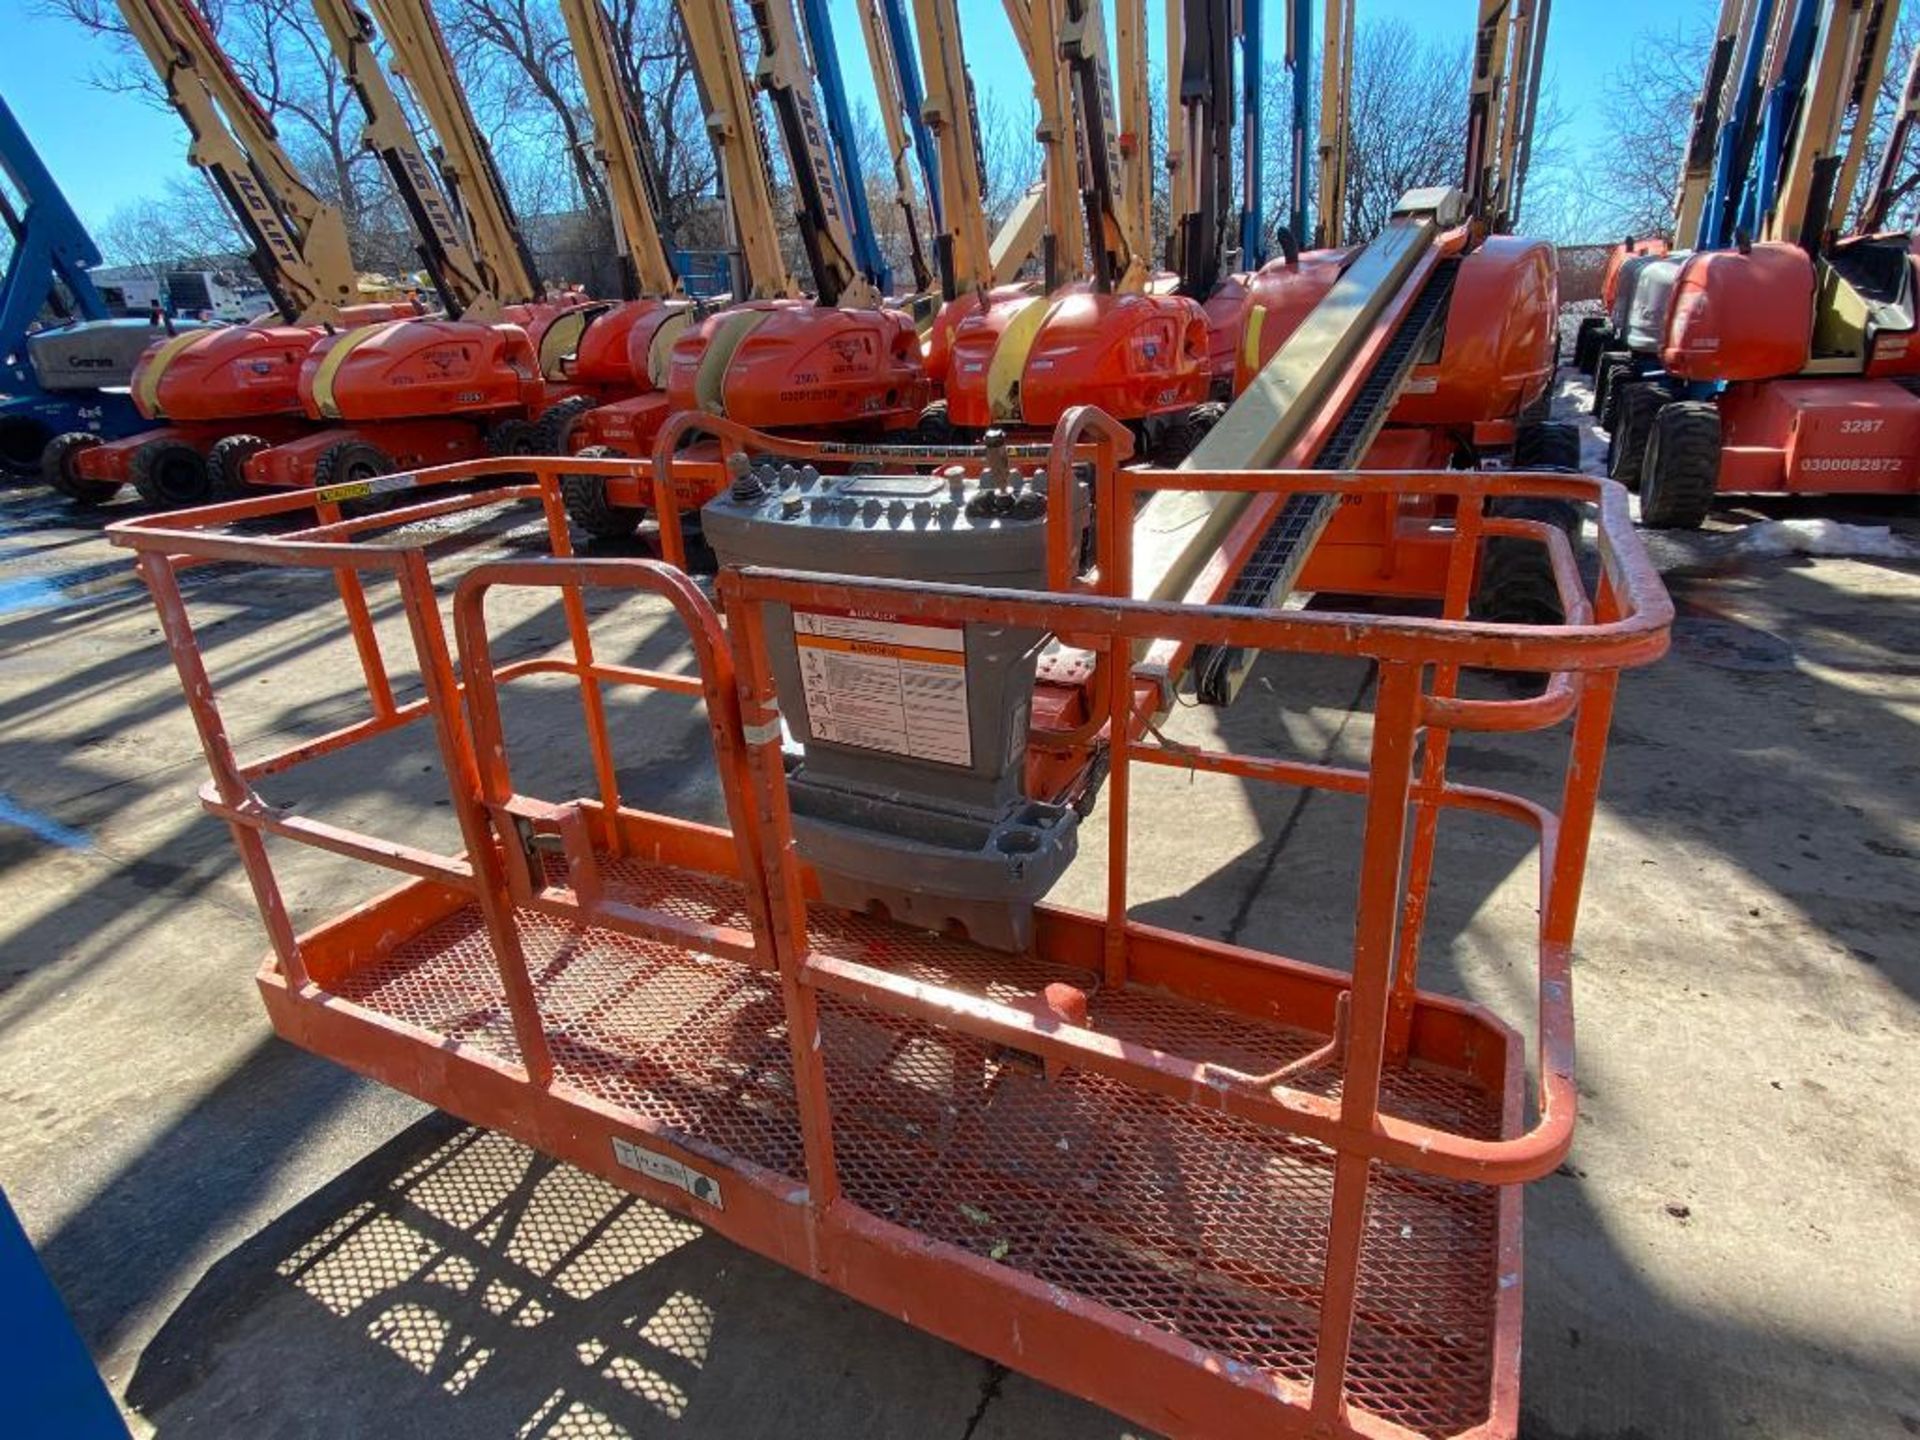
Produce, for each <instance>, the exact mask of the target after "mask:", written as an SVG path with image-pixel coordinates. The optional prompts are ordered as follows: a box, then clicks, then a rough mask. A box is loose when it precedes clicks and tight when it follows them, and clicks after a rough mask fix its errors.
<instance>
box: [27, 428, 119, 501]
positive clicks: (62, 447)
mask: <svg viewBox="0 0 1920 1440" xmlns="http://www.w3.org/2000/svg"><path fill="white" fill-rule="evenodd" d="M105 443H106V442H105V441H104V440H102V439H101V438H100V437H99V436H98V435H95V434H93V433H91V432H90V431H86V430H70V431H68V432H67V433H66V434H65V435H56V436H54V437H53V439H51V440H49V441H48V442H47V448H46V449H44V450H42V451H41V452H40V478H41V479H42V480H44V481H45V482H46V485H47V488H48V489H49V490H51V491H53V492H54V493H55V494H56V495H64V496H66V498H67V499H69V500H71V501H72V502H73V503H74V504H76V505H80V506H83V507H85V508H86V509H89V510H91V509H92V508H93V507H94V506H96V505H104V504H106V503H107V502H108V501H109V500H111V499H113V497H114V496H116V495H118V494H119V493H120V486H119V483H118V482H116V481H112V480H89V479H87V477H86V476H84V475H82V474H80V473H79V472H78V471H76V470H75V469H74V468H73V457H74V456H76V455H78V454H79V453H80V452H81V451H82V450H92V449H96V448H97V447H99V446H101V445H103V444H105Z"/></svg>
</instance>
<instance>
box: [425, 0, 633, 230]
mask: <svg viewBox="0 0 1920 1440" xmlns="http://www.w3.org/2000/svg"><path fill="white" fill-rule="evenodd" d="M441 13H442V16H443V19H444V23H445V26H446V33H447V42H448V45H449V46H450V47H451V48H452V50H453V52H454V56H455V59H456V61H458V62H460V63H461V65H462V70H463V77H464V79H465V80H466V83H467V87H468V92H469V95H470V96H471V97H472V98H473V99H474V100H475V101H476V103H477V104H479V107H480V108H483V109H485V110H487V111H489V112H491V113H492V114H493V115H494V116H495V117H496V118H497V119H498V120H500V121H501V122H503V124H504V128H505V130H506V131H507V134H505V135H503V136H501V138H503V139H509V140H511V141H512V142H513V143H510V144H505V145H497V146H496V149H498V150H500V151H503V152H521V153H524V152H528V151H531V152H532V153H533V154H534V155H536V156H537V157H538V160H537V162H536V165H537V168H536V169H535V170H533V171H531V172H528V175H529V178H539V177H540V174H541V171H542V170H545V169H546V167H548V166H552V165H555V164H556V163H557V164H558V165H559V166H560V167H561V168H562V169H563V170H564V171H565V173H567V174H568V175H570V176H571V178H572V181H573V191H574V198H575V201H576V203H578V204H579V205H581V206H583V207H584V208H585V209H586V210H588V211H589V212H590V213H592V214H595V215H600V216H604V215H606V214H608V213H609V211H608V204H607V191H606V186H605V184H604V183H603V181H602V179H601V176H600V174H599V173H598V171H597V170H596V169H595V168H594V164H593V158H592V153H591V150H590V148H589V142H590V138H591V136H592V133H593V123H592V121H591V119H590V118H588V117H587V114H586V107H585V102H584V100H583V98H582V96H581V92H580V75H579V70H578V68H577V67H576V66H575V65H574V63H573V48H572V46H571V44H570V43H569V42H568V38H567V30H566V26H565V25H564V24H563V23H562V22H561V19H560V13H559V10H558V8H557V7H556V6H555V5H553V4H552V3H551V0H545V3H541V0H452V3H451V4H446V5H444V6H443V7H442V11H441ZM481 102H484V103H481ZM502 163H503V168H504V161H503V162H502ZM545 178H549V179H550V178H551V175H550V174H549V175H548V176H546V177H545ZM533 199H534V197H532V196H527V195H523V194H517V195H516V196H515V200H516V201H517V202H518V201H523V200H533ZM536 203H537V202H536Z"/></svg>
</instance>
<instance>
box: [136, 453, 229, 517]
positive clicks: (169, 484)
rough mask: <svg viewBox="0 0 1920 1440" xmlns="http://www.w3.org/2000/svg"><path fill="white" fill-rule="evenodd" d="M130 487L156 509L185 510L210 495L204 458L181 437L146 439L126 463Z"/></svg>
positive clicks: (210, 496)
mask: <svg viewBox="0 0 1920 1440" xmlns="http://www.w3.org/2000/svg"><path fill="white" fill-rule="evenodd" d="M127 470H128V474H129V476H130V477H131V479H132V480H133V488H134V489H136V490H138V491H139V492H140V498H141V499H142V500H144V501H146V502H147V504H149V505H151V506H153V507H154V508H155V509H156V510H185V509H188V508H190V507H192V506H194V505H204V504H206V503H207V501H208V500H210V499H212V498H213V495H212V492H211V490H210V489H209V487H208V482H207V457H206V456H204V455H202V454H201V453H200V452H199V451H198V450H196V449H194V448H193V446H191V445H189V444H187V442H186V441H184V440H149V441H147V443H146V444H144V445H142V446H140V447H139V448H138V449H137V450H135V451H134V452H133V459H132V460H131V461H130V462H129V463H128V466H127Z"/></svg>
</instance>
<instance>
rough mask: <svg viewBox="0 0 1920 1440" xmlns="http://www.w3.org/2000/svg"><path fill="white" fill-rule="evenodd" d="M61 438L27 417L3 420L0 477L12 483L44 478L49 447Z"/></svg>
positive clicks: (0, 429)
mask: <svg viewBox="0 0 1920 1440" xmlns="http://www.w3.org/2000/svg"><path fill="white" fill-rule="evenodd" d="M76 433H78V432H76ZM57 438H59V437H57V436H55V435H52V434H50V433H49V432H48V430H47V427H46V426H44V425H42V424H41V423H40V422H39V421H38V420H30V419H28V418H27V417H26V416H24V415H20V416H16V417H14V418H13V419H10V420H0V477H3V478H5V479H8V480H38V479H41V478H44V475H45V471H44V470H43V469H42V464H43V461H44V459H45V457H46V453H47V447H48V446H49V445H51V444H52V443H53V442H54V441H55V440H56V439H57Z"/></svg>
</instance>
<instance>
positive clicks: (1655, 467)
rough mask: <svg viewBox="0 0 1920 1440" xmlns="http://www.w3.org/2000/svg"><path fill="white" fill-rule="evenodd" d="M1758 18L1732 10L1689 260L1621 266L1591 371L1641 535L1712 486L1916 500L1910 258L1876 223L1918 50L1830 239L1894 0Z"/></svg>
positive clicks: (1916, 81)
mask: <svg viewBox="0 0 1920 1440" xmlns="http://www.w3.org/2000/svg"><path fill="white" fill-rule="evenodd" d="M1768 10H1769V7H1768V6H1767V5H1765V4H1759V5H1756V6H1755V7H1754V9H1753V12H1752V13H1750V14H1749V15H1748V17H1747V22H1748V29H1747V31H1746V33H1745V36H1744V40H1745V48H1744V56H1745V59H1744V63H1743V65H1742V67H1741V69H1740V71H1739V72H1738V74H1737V76H1736V77H1735V78H1734V80H1732V81H1731V82H1729V83H1732V84H1734V85H1735V87H1736V92H1737V93H1736V99H1735V103H1734V105H1733V106H1732V107H1731V108H1732V114H1733V120H1732V121H1731V122H1730V123H1729V125H1727V126H1726V127H1724V129H1723V132H1722V138H1721V153H1720V156H1719V157H1718V159H1717V161H1716V168H1715V172H1714V174H1715V183H1714V185H1713V188H1712V190H1711V193H1710V194H1709V196H1708V198H1707V201H1706V204H1705V207H1704V212H1703V213H1702V214H1701V215H1700V218H1699V223H1698V226H1697V229H1696V232H1695V238H1696V239H1697V242H1698V246H1699V248H1697V249H1694V250H1690V251H1678V252H1675V253H1673V254H1670V255H1667V256H1663V257H1660V258H1658V259H1650V260H1644V261H1641V262H1639V264H1638V266H1637V267H1635V268H1632V269H1624V270H1623V271H1622V286H1621V289H1622V293H1623V295H1626V296H1627V297H1628V298H1627V299H1626V300H1625V301H1624V302H1623V303H1624V309H1625V311H1626V313H1627V318H1628V321H1629V323H1628V324H1627V326H1626V329H1625V332H1624V334H1622V335H1620V336H1619V338H1618V343H1619V344H1620V345H1621V346H1622V347H1623V348H1621V349H1619V350H1609V351H1607V352H1605V353H1604V354H1603V355H1602V357H1601V361H1600V364H1601V365H1602V366H1603V367H1607V370H1606V376H1605V378H1606V380H1607V383H1608V386H1609V396H1608V400H1607V403H1606V405H1605V408H1604V410H1603V419H1605V421H1606V422H1607V423H1608V424H1609V426H1610V428H1611V431H1612V453H1611V461H1610V467H1609V468H1610V473H1611V474H1612V475H1613V477H1614V478H1615V479H1617V480H1619V481H1620V482H1621V483H1622V484H1626V485H1629V486H1632V487H1637V488H1638V489H1639V491H1640V515H1641V520H1642V522H1643V523H1644V524H1648V525H1654V526H1661V527H1675V528H1692V527H1695V526H1698V525H1700V524H1701V523H1702V522H1703V521H1704V520H1705V519H1706V517H1707V514H1708V512H1709V511H1710V510H1711V508H1712V505H1713V499H1714V497H1715V496H1716V495H1718V494H1724V493H1745V494H1783V493H1784V494H1838V493H1855V494H1862V493H1864V494H1880V495H1912V494H1916V493H1920V393H1916V392H1920V337H1917V336H1916V333H1915V330H1916V305H1917V304H1920V296H1917V295H1916V266H1917V262H1916V257H1915V255H1914V254H1913V249H1912V237H1911V235H1910V234H1909V233H1908V232H1906V231H1904V230H1902V231H1894V232H1887V231H1885V229H1884V227H1885V225H1886V222H1887V219H1888V210H1889V207H1890V204H1891V200H1892V196H1893V194H1894V191H1895V187H1896V185H1897V184H1898V182H1899V173H1900V167H1901V164H1902V161H1903V153H1904V148H1905V145H1906V143H1907V139H1908V136H1909V133H1910V131H1911V129H1912V125H1913V119H1914V116H1915V114H1916V112H1920V54H1917V55H1916V57H1915V60H1914V63H1913V64H1912V65H1910V66H1909V68H1908V71H1907V79H1906V84H1905V86H1904V88H1903V92H1902V99H1901V113H1900V114H1899V115H1898V116H1897V117H1895V124H1894V126H1893V127H1892V130H1891V133H1890V135H1889V138H1888V143H1887V148H1886V152H1885V154H1884V155H1883V156H1882V161H1881V164H1880V166H1879V168H1878V170H1877V171H1876V173H1875V174H1874V176H1873V177H1872V179H1871V181H1870V182H1869V184H1868V185H1867V187H1866V190H1865V193H1864V195H1863V197H1862V201H1861V205H1860V211H1859V214H1860V222H1859V225H1858V228H1857V229H1856V230H1855V232H1854V233H1852V234H1843V231H1844V229H1845V224H1846V216H1847V212H1848V208H1849V206H1850V204H1851V203H1852V201H1853V198H1854V191H1855V190H1856V188H1858V185H1859V179H1860V175H1861V171H1862V166H1863V163H1864V160H1865V154H1866V149H1867V145H1868V141H1869V139H1870V136H1871V133H1872V124H1873V112H1874V109H1875V104H1876V100H1877V98H1878V95H1879V91H1880V87H1881V81H1882V78H1883V76H1884V74H1885V71H1886V66H1887V60H1888V52H1889V50H1890V48H1891V46H1892V43H1893V31H1894V21H1895V19H1896V18H1897V13H1898V7H1897V6H1896V5H1894V4H1892V3H1890V0H1858V3H1849V4H1840V5H1825V4H1817V3H1814V0H1800V3H1791V0H1790V3H1788V4H1786V5H1785V7H1784V8H1783V9H1782V10H1781V11H1780V13H1779V15H1778V16H1777V17H1774V20H1775V23H1773V24H1771V25H1769V24H1767V23H1766V22H1767V20H1768ZM1762 73H1764V74H1766V75H1769V76H1770V77H1771V80H1772V83H1771V85H1770V86H1769V87H1768V90H1767V93H1766V96H1765V99H1764V101H1763V102H1762V101H1760V100H1759V98H1758V96H1757V95H1756V94H1755V92H1754V87H1755V85H1756V83H1757V80H1756V77H1757V76H1759V75H1760V74H1762ZM1711 79H1712V77H1709V86H1710V88H1711ZM1749 156H1750V157H1751V169H1750V170H1749V169H1748V168H1747V166H1748V163H1749V162H1748V159H1747V157H1749ZM1691 181H1692V177H1691V176H1690V175H1683V177H1682V187H1681V190H1680V194H1679V207H1680V214H1681V218H1682V219H1683V220H1685V219H1686V218H1688V217H1689V215H1690V213H1691V208H1690V205H1689V195H1690V190H1691V189H1692V184H1691Z"/></svg>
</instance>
